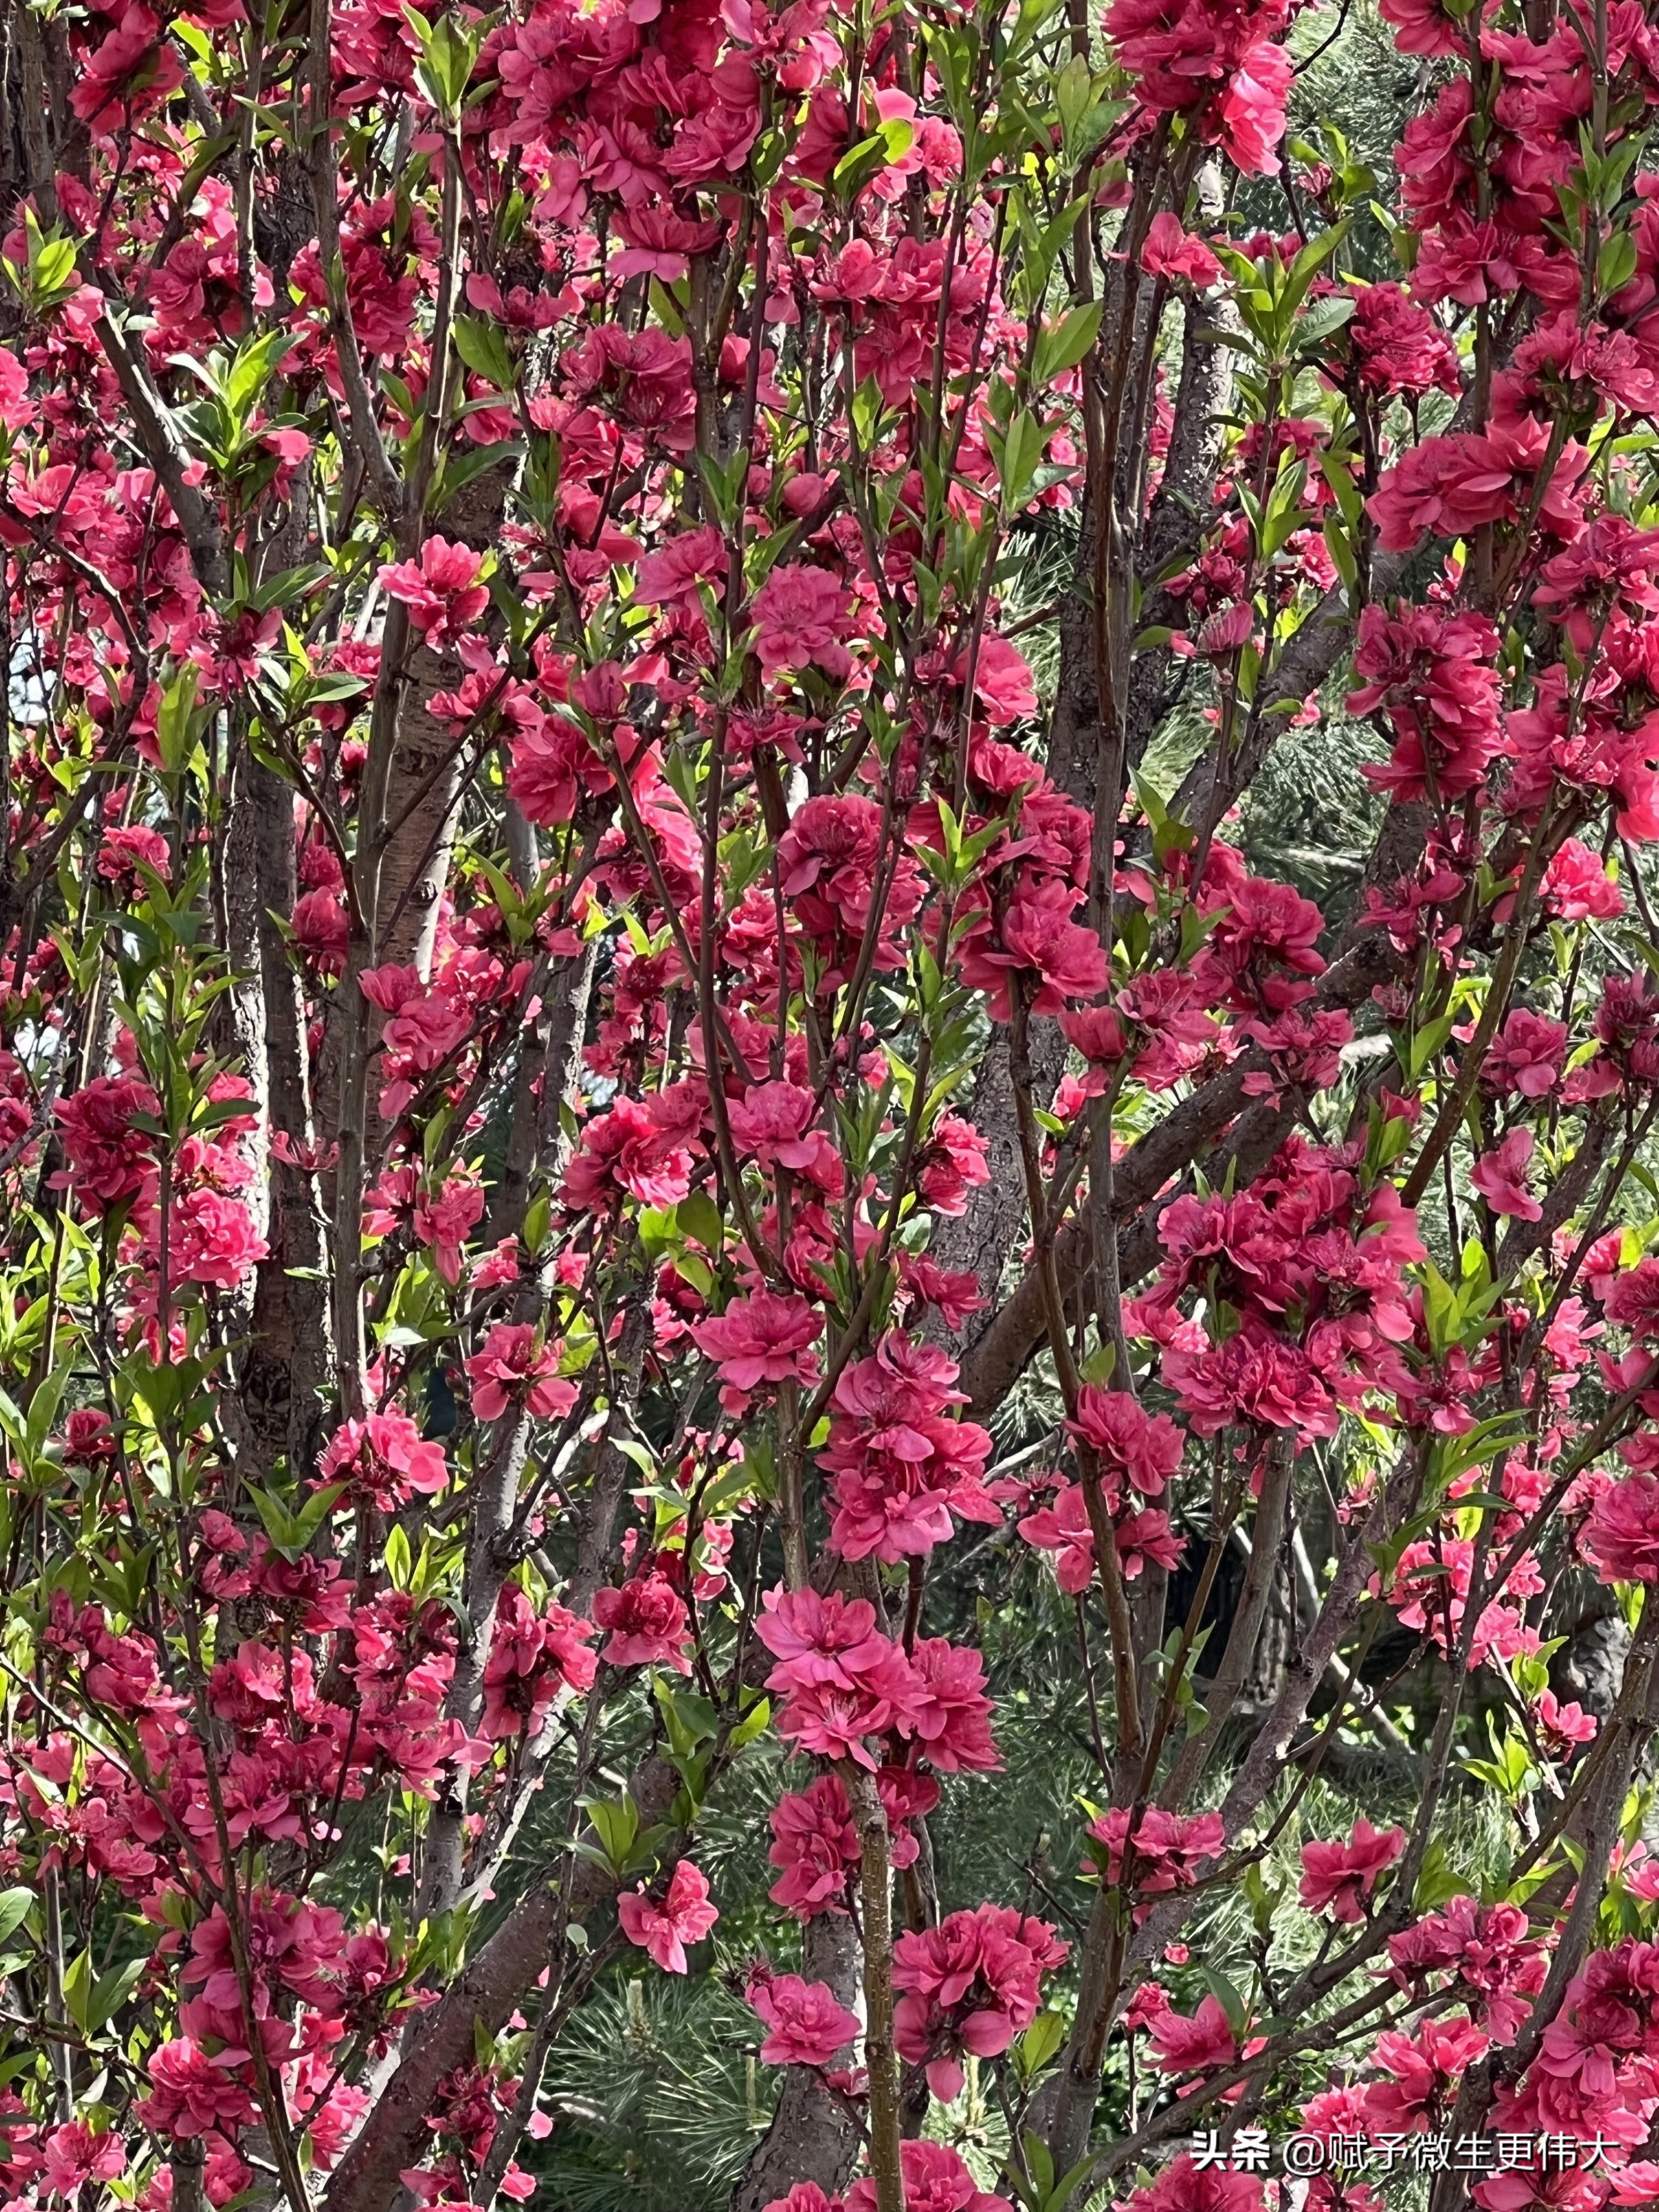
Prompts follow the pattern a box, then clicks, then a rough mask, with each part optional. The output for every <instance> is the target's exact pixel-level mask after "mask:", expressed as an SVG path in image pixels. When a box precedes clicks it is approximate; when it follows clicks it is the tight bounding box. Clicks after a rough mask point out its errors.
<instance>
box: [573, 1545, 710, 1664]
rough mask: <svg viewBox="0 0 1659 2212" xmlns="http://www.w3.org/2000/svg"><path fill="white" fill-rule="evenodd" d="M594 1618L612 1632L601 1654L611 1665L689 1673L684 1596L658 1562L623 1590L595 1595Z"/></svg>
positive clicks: (604, 1590)
mask: <svg viewBox="0 0 1659 2212" xmlns="http://www.w3.org/2000/svg"><path fill="white" fill-rule="evenodd" d="M593 1618H594V1620H596V1621H597V1622H598V1623H599V1626H600V1627H601V1628H604V1629H608V1630H609V1631H610V1633H609V1635H608V1636H607V1637H606V1638H605V1648H604V1650H603V1651H602V1652H601V1653H600V1655H599V1656H600V1657H601V1658H602V1659H604V1661H605V1663H606V1665H607V1666H611V1667H671V1668H674V1670H675V1672H676V1673H677V1674H690V1672H691V1662H690V1659H689V1658H688V1657H687V1656H686V1651H685V1644H686V1638H687V1634H688V1632H689V1630H690V1622H689V1621H688V1620H687V1618H686V1612H685V1601H684V1598H682V1597H681V1595H680V1594H679V1592H678V1590H677V1589H675V1587H674V1585H673V1583H671V1582H670V1581H669V1579H668V1577H667V1576H666V1575H665V1574H664V1573H663V1572H662V1571H661V1569H660V1568H659V1567H656V1566H652V1567H650V1568H649V1569H648V1571H647V1572H645V1573H643V1574H635V1575H632V1576H630V1577H629V1579H628V1581H627V1582H625V1583H623V1585H622V1586H621V1588H620V1589H602V1590H600V1591H599V1592H598V1593H597V1594H596V1595H595V1596H594V1599H593Z"/></svg>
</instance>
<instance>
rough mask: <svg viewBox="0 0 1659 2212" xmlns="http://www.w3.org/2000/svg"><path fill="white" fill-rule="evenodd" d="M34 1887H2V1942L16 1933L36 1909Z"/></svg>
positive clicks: (0, 1935)
mask: <svg viewBox="0 0 1659 2212" xmlns="http://www.w3.org/2000/svg"><path fill="white" fill-rule="evenodd" d="M34 1902H35V1899H34V1892H33V1890H32V1889H0V1943H3V1942H5V1941H6V1940H7V1938H8V1937H9V1936H13V1935H15V1933H16V1931H17V1930H18V1929H20V1928H21V1926H22V1924H23V1923H24V1922H25V1921H26V1920H27V1918H28V1917H29V1914H30V1913H31V1912H32V1911H33V1910H34Z"/></svg>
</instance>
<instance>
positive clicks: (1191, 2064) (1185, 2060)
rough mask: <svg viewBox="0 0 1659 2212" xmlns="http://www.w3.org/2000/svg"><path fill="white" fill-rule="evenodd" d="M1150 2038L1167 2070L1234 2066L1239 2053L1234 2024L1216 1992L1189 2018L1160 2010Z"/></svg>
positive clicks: (1204, 2070)
mask: <svg viewBox="0 0 1659 2212" xmlns="http://www.w3.org/2000/svg"><path fill="white" fill-rule="evenodd" d="M1150 2040H1151V2042H1152V2049H1153V2051H1155V2052H1156V2054H1157V2057H1158V2067H1159V2069H1160V2070H1161V2071H1162V2072H1164V2073H1165V2074H1196V2073H1207V2072H1209V2071H1211V2070H1212V2069H1214V2068H1216V2067H1219V2066H1231V2064H1232V2063H1233V2061H1234V2059H1236V2058H1237V2056H1238V2045H1237V2040H1236V2039H1235V2038H1234V2035H1233V2031H1232V2027H1231V2024H1230V2023H1229V2021H1228V2019H1227V2015H1226V2013H1225V2010H1224V2009H1223V2007H1222V2003H1221V2000H1220V1999H1219V1997H1216V1996H1207V1997H1206V1998H1205V1999H1204V2001H1203V2002H1202V2003H1201V2004H1200V2006H1199V2008H1198V2010H1197V2011H1196V2012H1195V2013H1194V2015H1193V2016H1192V2018H1191V2019H1190V2020H1188V2018H1187V2017H1186V2016H1185V2015H1183V2014H1181V2013H1178V2012H1174V2011H1164V2012H1161V2013H1159V2015H1158V2018H1157V2019H1156V2020H1155V2021H1153V2022H1152V2027H1151V2030H1150Z"/></svg>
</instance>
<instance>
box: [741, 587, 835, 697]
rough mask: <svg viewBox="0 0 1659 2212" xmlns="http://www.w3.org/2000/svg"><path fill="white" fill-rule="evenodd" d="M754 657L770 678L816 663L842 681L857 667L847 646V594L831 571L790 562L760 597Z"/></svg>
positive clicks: (757, 606) (758, 593)
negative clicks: (773, 675)
mask: <svg viewBox="0 0 1659 2212" xmlns="http://www.w3.org/2000/svg"><path fill="white" fill-rule="evenodd" d="M752 612H753V615H754V619H755V655H756V658H757V659H758V660H759V662H760V665H761V666H762V667H763V669H765V670H766V671H767V672H768V673H769V674H770V673H771V672H772V671H773V670H775V669H779V668H804V667H805V666H806V665H807V664H808V663H809V662H816V663H817V665H818V666H819V667H820V668H822V669H823V671H824V672H825V674H826V675H829V676H830V677H833V678H837V679H840V678H843V677H845V676H846V675H847V673H848V671H849V670H850V668H851V667H852V660H851V658H850V656H849V655H848V651H847V647H846V646H845V645H844V644H843V643H842V639H843V638H844V637H845V635H847V628H848V623H847V593H846V592H845V590H844V588H843V587H842V585H841V584H839V583H838V582H837V581H836V578H835V577H834V576H832V575H831V574H829V570H828V569H827V568H811V567H810V566H809V565H808V564H807V563H805V562H799V561H795V562H784V563H782V564H781V566H780V567H778V568H774V569H773V571H772V573H771V574H770V575H769V577H768V578H767V580H766V581H765V582H764V583H763V585H762V586H761V587H760V590H759V591H758V592H757V593H756V594H755V604H754V606H753V609H752Z"/></svg>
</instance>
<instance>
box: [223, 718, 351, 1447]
mask: <svg viewBox="0 0 1659 2212" xmlns="http://www.w3.org/2000/svg"><path fill="white" fill-rule="evenodd" d="M247 775H248V791H247V801H246V804H247V809H248V812H249V814H250V816H251V817H252V821H253V823H254V825H255V833H256V834H255V836H254V849H253V860H254V872H255V877H256V881H257V884H258V916H257V919H258V970H259V976H260V982H261V987H262V992H263V996H264V1007H265V1060H266V1068H267V1091H266V1097H267V1103H268V1110H269V1114H270V1128H271V1130H272V1131H273V1132H276V1131H280V1132H281V1133H283V1135H284V1136H285V1137H287V1138H288V1139H289V1140H290V1144H291V1146H292V1149H293V1151H294V1153H295V1159H296V1160H298V1161H299V1162H301V1163H304V1162H307V1161H308V1160H310V1159H311V1158H312V1157H313V1147H314V1145H315V1139H316V1132H315V1129H314V1127H313V1119H312V1110H311V1086H310V1078H309V1062H308V1054H307V1045H306V1020H305V1001H304V998H303V995H302V993H301V983H300V977H299V975H298V972H297V971H296V969H295V965H294V963H293V960H292V958H291V957H290V955H289V948H288V945H287V943H286V941H285V939H283V933H282V932H281V930H280V929H279V928H278V927H277V926H276V920H275V918H274V917H275V916H276V915H290V914H292V912H293V911H294V898H295V860H294V793H293V792H292V791H291V790H290V788H289V786H288V785H287V784H286V783H285V782H284V781H283V779H282V777H281V776H279V775H277V774H276V772H275V770H274V769H269V768H267V767H265V766H264V763H262V762H259V761H258V760H255V759H253V758H252V757H251V756H250V757H249V759H248V763H247ZM287 1149H289V1147H288V1146H284V1147H283V1150H287ZM268 1165H269V1172H270V1226H269V1230H268V1232H267V1233H268V1241H269V1243H270V1255H269V1257H268V1258H266V1259H264V1260H263V1261H260V1263H259V1267H258V1274H257V1276H256V1278H255V1282H254V1292H253V1316H252V1323H251V1326H250V1332H249V1343H248V1348H247V1352H246V1356H245V1358H244V1359H243V1363H242V1370H241V1378H240V1380H241V1398H242V1401H243V1404H244V1407H246V1413H247V1419H248V1425H249V1430H250V1435H251V1440H252V1450H253V1455H254V1459H255V1462H256V1464H257V1465H258V1467H259V1468H261V1470H262V1471H268V1470H269V1468H270V1466H271V1465H272V1464H273V1463H274V1462H275V1461H276V1459H277V1458H279V1457H281V1456H283V1455H286V1456H287V1459H288V1462H289V1467H290V1468H291V1469H292V1470H293V1471H294V1472H295V1474H301V1475H303V1474H308V1473H309V1472H310V1471H311V1469H312V1468H313V1465H314V1464H315V1461H316V1457H317V1454H318V1451H319V1449H320V1447H321V1443H322V1430H323V1414H324V1407H325V1401H326V1397H327V1395H328V1392H329V1389H330V1387H331V1376H332V1371H333V1357H332V1350H331V1343H330V1333H329V1305H328V1291H327V1286H326V1284H325V1281H324V1280H323V1273H322V1271H323V1267H324V1265H325V1259H326V1228H325V1220H324V1216H323V1210H322V1200H321V1196H320V1194H319V1190H318V1187H317V1176H316V1172H315V1170H314V1167H313V1166H309V1165H306V1164H295V1163H294V1162H293V1161H288V1160H284V1159H283V1158H278V1157H276V1155H274V1154H273V1155H271V1156H270V1158H269V1162H268Z"/></svg>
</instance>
